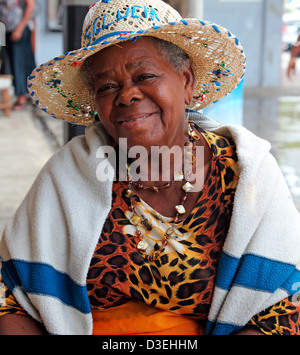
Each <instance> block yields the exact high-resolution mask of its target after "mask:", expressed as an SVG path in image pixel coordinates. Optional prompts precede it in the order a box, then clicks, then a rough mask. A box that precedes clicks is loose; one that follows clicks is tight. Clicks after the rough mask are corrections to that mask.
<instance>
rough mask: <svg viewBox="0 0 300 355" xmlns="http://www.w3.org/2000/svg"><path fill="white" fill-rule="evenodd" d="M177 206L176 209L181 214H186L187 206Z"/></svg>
mask: <svg viewBox="0 0 300 355" xmlns="http://www.w3.org/2000/svg"><path fill="white" fill-rule="evenodd" d="M175 208H176V211H177V212H178V213H179V214H185V213H186V210H185V208H184V207H183V206H182V205H178V206H175Z"/></svg>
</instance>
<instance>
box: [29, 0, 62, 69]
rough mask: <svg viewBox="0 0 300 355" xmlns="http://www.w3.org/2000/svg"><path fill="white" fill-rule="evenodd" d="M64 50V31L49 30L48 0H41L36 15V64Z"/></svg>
mask: <svg viewBox="0 0 300 355" xmlns="http://www.w3.org/2000/svg"><path fill="white" fill-rule="evenodd" d="M63 52H64V51H63V33H62V32H49V31H48V29H47V1H46V0H39V2H38V13H37V16H36V52H35V58H36V64H37V65H40V64H42V63H45V62H47V61H48V60H50V59H52V58H54V57H56V56H58V55H61V54H62V53H63Z"/></svg>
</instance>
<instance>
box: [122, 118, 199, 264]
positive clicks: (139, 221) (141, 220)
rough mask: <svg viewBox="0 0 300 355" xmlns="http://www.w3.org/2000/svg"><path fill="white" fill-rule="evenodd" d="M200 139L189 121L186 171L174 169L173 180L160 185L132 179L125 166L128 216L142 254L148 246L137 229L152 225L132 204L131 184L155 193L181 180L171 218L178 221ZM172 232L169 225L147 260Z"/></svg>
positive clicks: (162, 247) (183, 212) (160, 250)
mask: <svg viewBox="0 0 300 355" xmlns="http://www.w3.org/2000/svg"><path fill="white" fill-rule="evenodd" d="M199 139H200V136H199V135H198V134H197V133H196V132H195V130H194V125H193V123H189V125H188V138H187V142H186V143H185V147H188V148H190V149H191V151H190V152H188V153H187V155H188V164H186V163H185V164H184V167H185V168H186V167H188V169H187V171H186V170H185V171H175V172H174V176H173V180H172V181H170V182H168V183H166V184H164V185H161V186H151V187H149V186H144V185H143V184H141V183H139V182H136V181H133V180H132V176H131V174H130V168H129V166H127V171H128V178H127V182H126V184H127V191H126V194H125V196H126V197H127V198H129V200H130V206H129V209H130V211H131V212H132V213H133V215H132V217H131V218H130V223H131V224H132V225H133V226H135V227H136V233H135V237H136V238H137V239H138V240H139V242H138V244H137V249H138V250H139V251H140V252H141V253H142V254H144V253H145V252H146V249H147V248H148V246H149V245H148V243H147V242H146V241H144V240H143V235H142V232H141V231H140V230H139V229H138V226H139V225H143V226H144V227H146V229H147V230H151V229H152V227H151V226H150V225H149V224H148V223H147V221H148V220H147V218H146V217H145V216H143V215H142V216H141V217H139V216H138V214H137V212H136V209H135V206H134V201H133V196H134V194H135V193H134V191H133V190H132V188H133V186H134V187H136V188H137V190H142V189H143V190H148V191H152V192H155V193H159V192H160V191H161V190H163V189H168V188H170V187H171V186H172V184H173V183H174V182H179V181H181V182H182V197H181V201H180V204H179V205H176V206H175V210H176V215H175V218H174V220H173V222H174V223H178V222H179V217H180V215H184V214H185V213H186V210H185V207H184V204H185V202H186V200H187V198H188V192H190V191H192V190H193V185H192V184H191V183H189V182H188V181H187V177H188V176H190V174H191V172H192V169H193V166H194V163H195V161H196V159H195V150H196V142H197V141H198V140H199ZM173 233H174V228H173V227H170V228H168V229H167V230H166V232H165V234H164V235H163V238H162V240H161V245H160V248H159V250H155V251H154V252H153V254H152V256H150V255H145V259H146V260H147V261H151V260H153V261H155V260H157V259H158V258H159V257H160V255H161V254H162V253H163V251H164V250H165V247H166V246H167V245H168V241H169V240H170V239H172V237H173V238H175V239H176V238H177V237H176V236H173Z"/></svg>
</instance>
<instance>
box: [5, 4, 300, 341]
mask: <svg viewBox="0 0 300 355" xmlns="http://www.w3.org/2000/svg"><path fill="white" fill-rule="evenodd" d="M134 4H135V5H133V6H131V5H128V4H127V2H126V1H123V0H122V1H120V0H119V1H116V0H110V1H109V0H106V1H102V2H101V1H100V2H98V3H96V4H95V5H94V6H93V7H91V9H90V11H89V13H88V14H87V17H86V20H85V23H84V26H83V36H82V48H81V49H80V50H78V51H74V52H70V53H68V54H66V55H63V56H60V57H57V58H54V59H53V60H52V61H50V62H48V63H46V64H44V65H42V66H41V67H39V68H37V69H36V70H35V71H34V73H33V74H32V75H31V77H30V78H29V91H30V93H31V96H32V97H33V100H34V101H35V103H36V104H38V105H40V107H41V108H42V109H44V110H45V111H46V112H48V113H49V114H50V115H52V116H53V117H56V118H61V119H65V120H67V121H69V122H74V123H80V124H82V123H84V124H86V125H88V126H89V127H88V128H87V130H86V134H85V136H82V137H76V138H74V139H73V140H72V141H71V142H70V143H69V144H67V145H66V146H65V147H63V148H62V149H61V150H60V151H59V152H58V153H57V154H55V155H54V157H53V158H52V159H50V161H49V162H48V163H47V164H46V166H45V167H44V168H43V170H42V171H41V173H40V174H39V176H38V177H37V179H36V181H35V183H34V184H33V186H32V188H31V190H30V191H29V193H28V195H27V196H26V198H25V200H24V201H23V203H22V205H21V206H20V208H19V209H18V211H17V212H16V214H15V217H14V219H13V221H12V222H11V223H9V224H8V225H7V227H6V229H5V231H4V234H3V237H2V240H1V243H0V255H1V259H2V269H1V273H2V284H3V287H2V290H3V297H2V306H1V307H0V315H1V317H0V330H1V332H2V333H3V334H4V333H6V334H12V333H14V334H16V333H18V334H20V333H23V334H24V333H25V334H42V333H50V334H102V335H103V334H110V335H113V334H127V335H128V334H152V335H155V334H160V335H162V334H165V335H168V334H169V335H172V334H173V335H174V334H182V335H183V334H184V335H201V334H297V333H299V310H300V309H299V306H298V302H297V291H298V287H297V285H299V281H300V273H299V259H300V252H299V250H300V248H299V247H300V241H299V237H300V218H299V213H298V212H297V211H296V209H295V207H294V205H293V202H292V200H291V196H290V194H289V191H288V189H287V187H286V184H285V182H284V178H283V176H282V174H281V173H280V170H279V168H278V166H277V164H276V162H275V159H274V158H273V157H272V156H271V155H270V153H269V150H270V145H269V143H268V142H265V141H263V140H261V139H260V138H258V137H256V136H254V135H253V134H252V133H250V132H249V131H247V130H246V129H244V128H243V127H239V126H234V125H231V126H222V127H221V126H219V125H218V124H217V123H216V122H215V121H212V120H210V119H209V118H207V117H204V116H203V115H201V114H200V113H198V112H197V111H196V110H197V109H201V108H203V107H205V106H207V105H210V104H212V103H214V102H215V101H217V100H219V99H221V98H222V97H223V96H225V95H227V94H228V93H230V92H231V91H232V90H233V89H234V88H235V87H236V86H237V84H238V83H239V81H240V80H241V78H242V76H243V74H244V69H245V56H244V52H243V49H242V47H241V45H240V43H239V41H238V39H237V38H236V37H235V36H234V35H233V34H231V33H230V32H229V31H228V30H225V29H224V28H222V27H220V26H217V25H215V24H212V23H207V22H204V21H199V20H196V19H181V17H180V16H179V14H178V13H177V12H176V11H174V10H173V9H172V8H171V7H170V6H168V5H166V4H165V3H164V2H162V1H160V0H152V1H148V0H136V1H135V3H134ZM155 148H156V149H155ZM157 148H159V149H162V148H164V150H160V152H164V154H158V155H157ZM175 148H176V149H175ZM174 152H175V153H174ZM166 153H168V154H166ZM166 161H167V163H166ZM153 176H155V178H154V177H153Z"/></svg>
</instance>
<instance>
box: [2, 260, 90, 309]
mask: <svg viewBox="0 0 300 355" xmlns="http://www.w3.org/2000/svg"><path fill="white" fill-rule="evenodd" d="M1 274H2V278H3V281H4V282H5V284H6V286H7V287H8V288H9V289H10V290H11V291H12V290H13V289H14V288H15V287H17V286H22V288H23V289H24V290H25V291H26V292H27V293H33V294H39V295H45V296H51V297H55V298H58V299H59V300H61V302H62V303H64V304H66V305H68V306H71V307H74V308H76V309H77V310H78V311H80V312H82V313H85V314H88V313H90V312H91V309H90V302H89V298H88V295H87V289H86V286H81V285H79V284H77V283H76V282H74V281H73V280H72V279H71V278H70V277H69V276H68V275H67V274H65V273H62V272H60V271H57V270H55V269H54V268H53V267H52V266H51V265H47V264H43V263H35V262H27V261H22V260H10V261H7V262H2V269H1Z"/></svg>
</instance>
